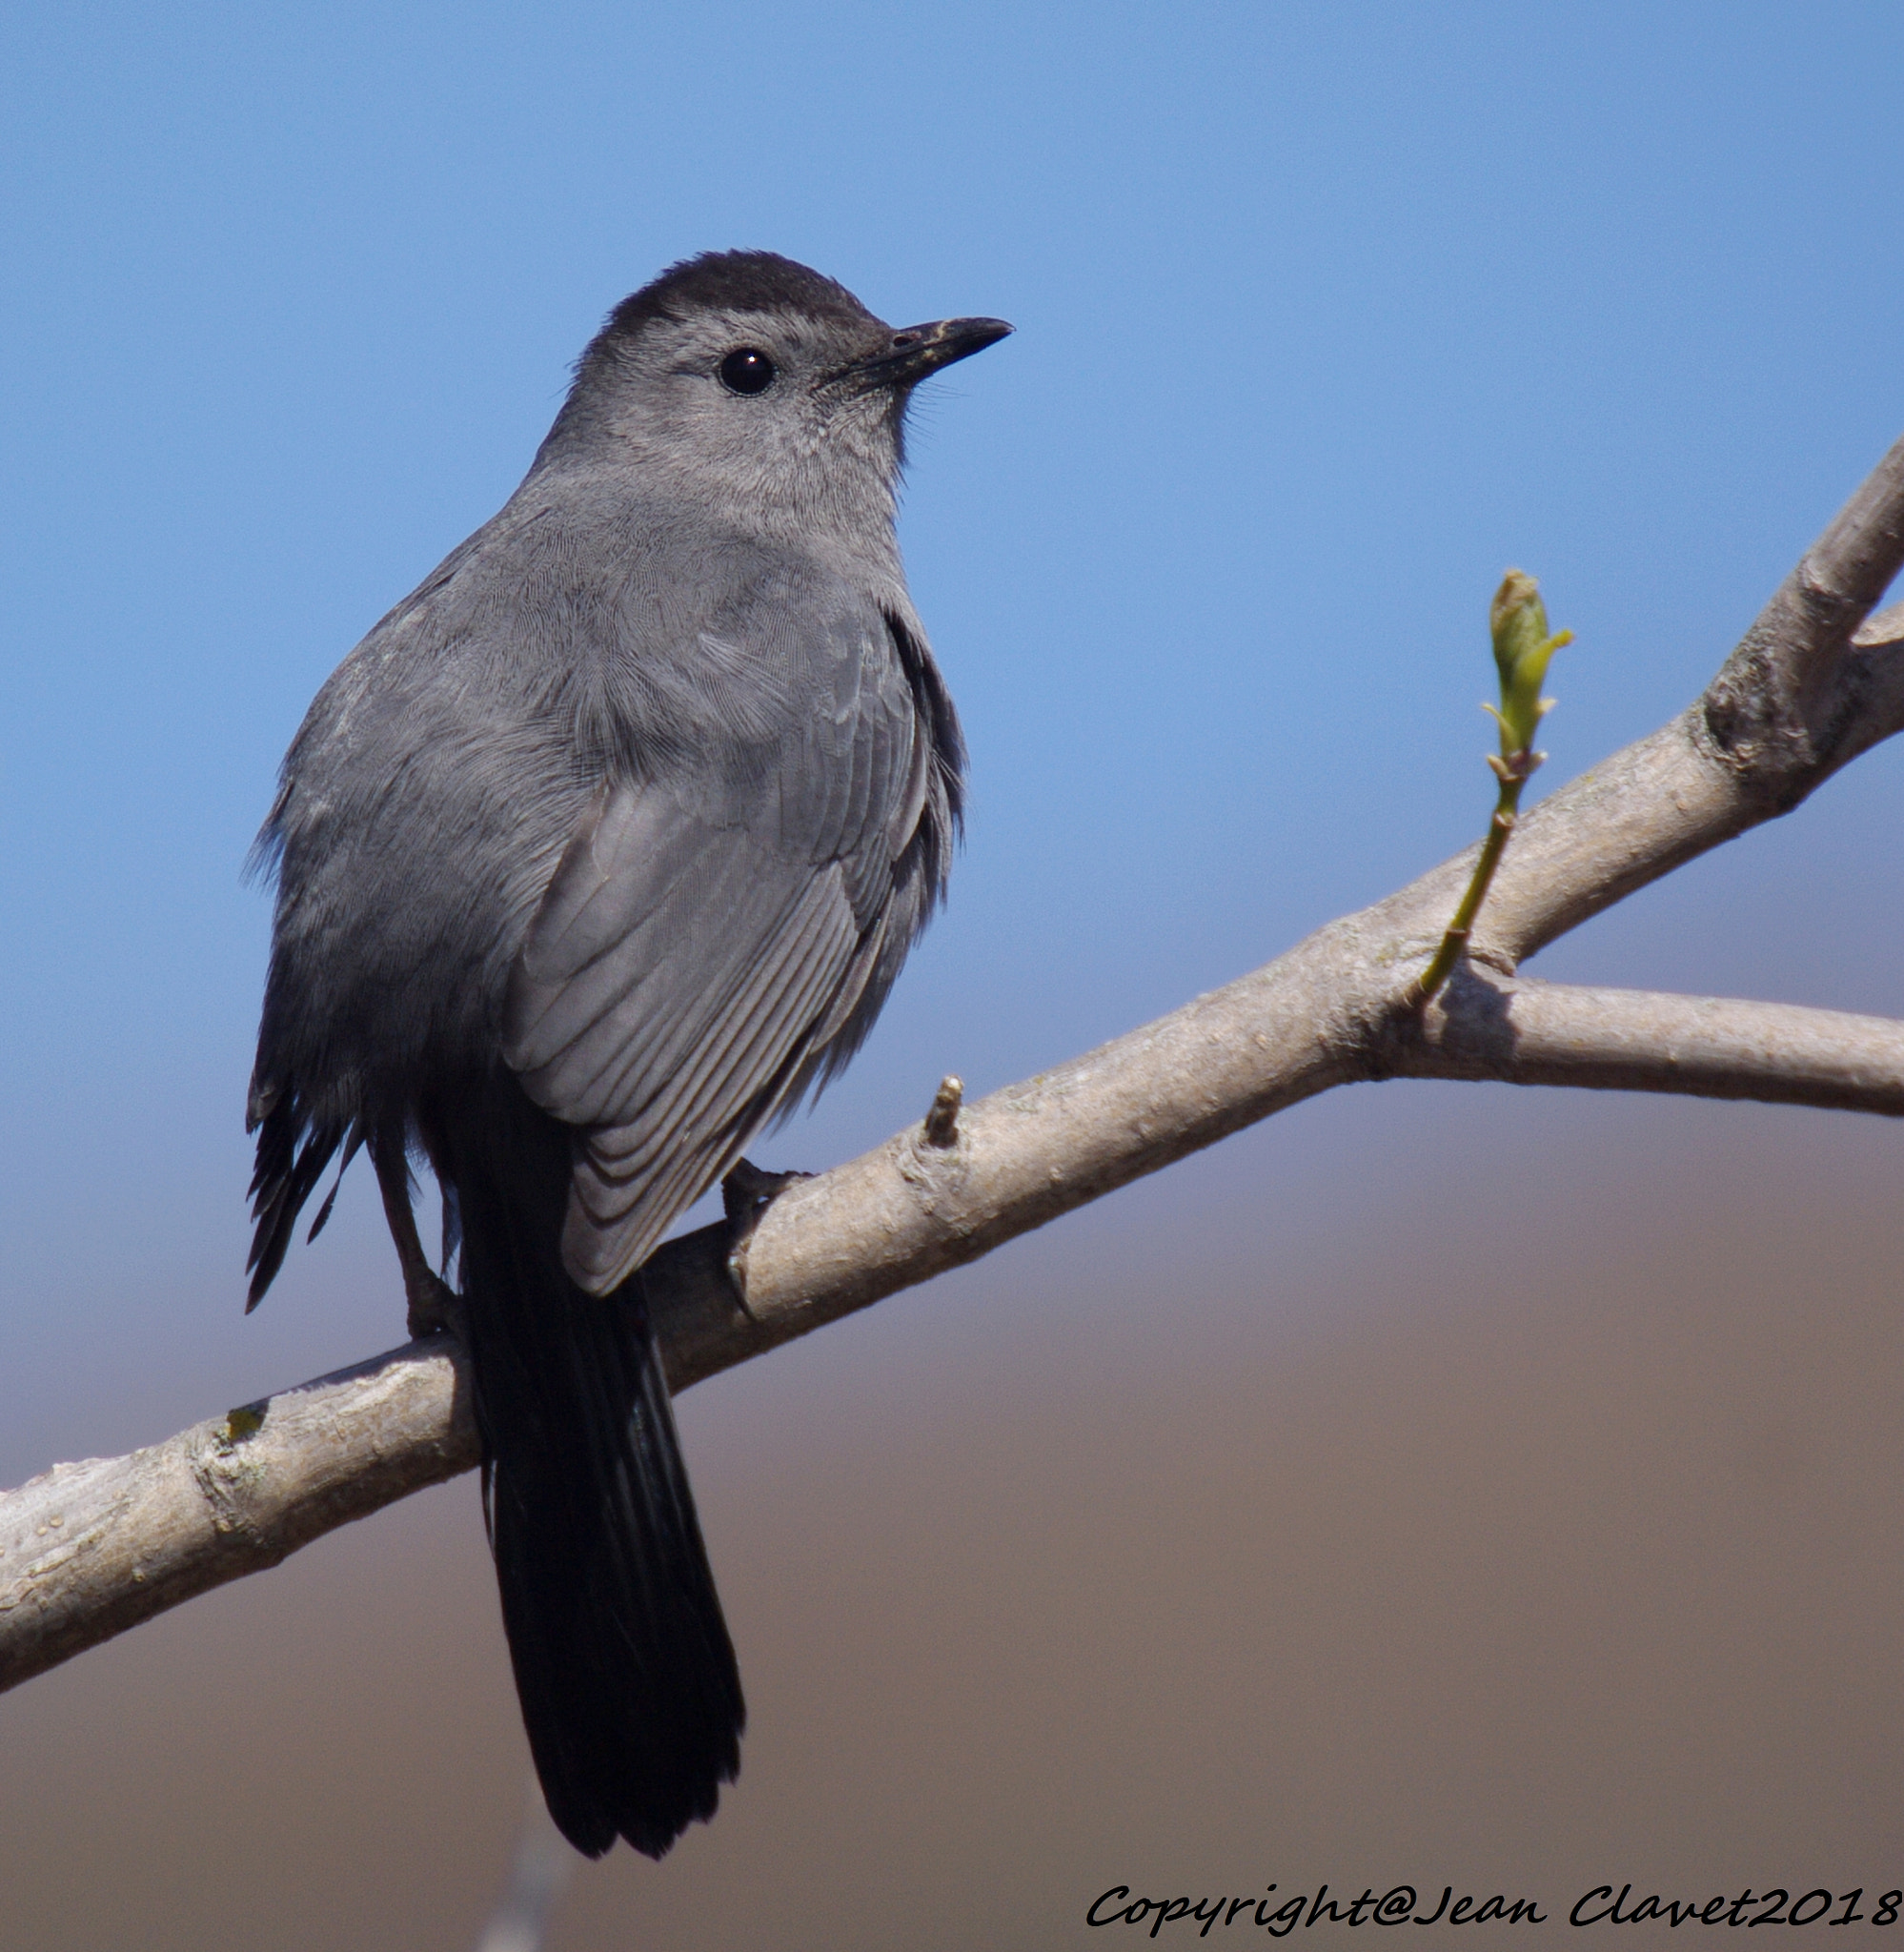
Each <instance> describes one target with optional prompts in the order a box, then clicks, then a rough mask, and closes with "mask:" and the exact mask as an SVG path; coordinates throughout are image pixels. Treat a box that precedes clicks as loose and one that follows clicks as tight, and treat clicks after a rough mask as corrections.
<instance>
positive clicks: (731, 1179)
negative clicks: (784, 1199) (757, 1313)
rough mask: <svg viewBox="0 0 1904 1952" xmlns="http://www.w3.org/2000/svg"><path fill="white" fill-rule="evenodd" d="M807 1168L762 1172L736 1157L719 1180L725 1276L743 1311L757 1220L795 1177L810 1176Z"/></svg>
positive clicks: (748, 1311) (750, 1311) (796, 1178)
mask: <svg viewBox="0 0 1904 1952" xmlns="http://www.w3.org/2000/svg"><path fill="white" fill-rule="evenodd" d="M812 1177H813V1174H812V1173H810V1172H762V1171H761V1170H760V1168H759V1167H758V1166H756V1165H755V1164H754V1162H753V1161H752V1160H751V1159H737V1160H736V1161H735V1162H734V1164H733V1166H732V1167H730V1168H729V1169H728V1173H727V1177H726V1178H725V1179H723V1180H722V1181H721V1182H720V1204H721V1207H722V1209H723V1210H725V1212H726V1215H727V1277H728V1279H729V1280H730V1281H732V1282H733V1284H734V1292H735V1294H736V1295H737V1296H738V1297H739V1302H740V1309H741V1312H742V1313H743V1314H746V1315H748V1316H749V1317H750V1318H751V1316H752V1313H753V1311H752V1310H750V1309H749V1308H748V1306H747V1243H748V1242H749V1241H750V1240H752V1239H753V1237H754V1230H755V1229H756V1228H757V1227H758V1226H760V1216H761V1214H763V1213H764V1212H765V1211H766V1210H767V1209H768V1208H769V1207H771V1206H772V1205H773V1204H774V1202H775V1201H776V1200H777V1199H779V1198H780V1195H781V1193H783V1192H784V1191H785V1190H786V1189H787V1188H788V1187H790V1186H792V1185H793V1184H794V1182H795V1181H796V1180H800V1179H811V1178H812Z"/></svg>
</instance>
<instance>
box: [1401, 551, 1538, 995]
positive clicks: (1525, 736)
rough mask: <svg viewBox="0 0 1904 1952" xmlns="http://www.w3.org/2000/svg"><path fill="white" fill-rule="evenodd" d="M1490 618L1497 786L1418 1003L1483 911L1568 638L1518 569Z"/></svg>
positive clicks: (1444, 975) (1461, 952)
mask: <svg viewBox="0 0 1904 1952" xmlns="http://www.w3.org/2000/svg"><path fill="white" fill-rule="evenodd" d="M1488 622H1489V628H1490V629H1491V630H1492V631H1493V634H1494V663H1495V665H1496V667H1497V668H1498V669H1499V671H1500V674H1501V703H1500V706H1499V708H1498V709H1496V708H1495V707H1494V706H1493V705H1483V706H1482V708H1481V709H1482V710H1483V711H1485V712H1491V713H1492V714H1493V716H1494V718H1495V720H1496V721H1497V722H1498V723H1499V724H1500V727H1501V750H1500V752H1499V753H1498V754H1496V753H1491V752H1490V753H1489V755H1488V764H1489V767H1490V768H1491V769H1492V771H1493V774H1494V777H1495V779H1496V780H1498V781H1499V782H1500V794H1499V797H1498V798H1497V799H1496V801H1495V803H1494V818H1493V819H1492V820H1491V821H1489V823H1488V836H1487V839H1486V840H1485V841H1483V842H1482V844H1481V855H1480V859H1479V860H1477V861H1476V862H1475V864H1474V873H1473V875H1472V877H1471V878H1470V879H1469V884H1468V892H1467V893H1466V894H1464V895H1463V896H1462V898H1461V905H1460V906H1459V907H1458V908H1457V909H1456V910H1455V911H1454V920H1453V921H1452V922H1450V923H1449V924H1448V932H1447V933H1446V934H1445V935H1444V936H1443V937H1442V939H1441V946H1440V947H1439V948H1438V949H1436V950H1435V952H1434V956H1433V959H1432V960H1431V961H1430V962H1429V964H1428V967H1427V968H1426V969H1424V970H1423V971H1422V973H1421V977H1420V980H1419V981H1418V982H1417V984H1416V986H1415V1005H1416V1007H1418V1008H1419V1007H1421V1006H1423V1005H1425V1004H1426V1003H1427V1002H1428V999H1429V998H1430V997H1432V996H1433V995H1434V993H1435V991H1436V990H1438V989H1439V988H1440V987H1441V986H1442V985H1443V984H1444V983H1446V982H1447V981H1448V977H1449V976H1451V975H1452V974H1453V973H1454V966H1455V964H1456V963H1458V962H1459V961H1460V960H1461V958H1462V957H1463V956H1465V955H1466V954H1467V953H1468V939H1469V936H1470V935H1471V934H1472V933H1473V929H1474V918H1475V916H1476V915H1478V914H1479V913H1480V912H1481V904H1482V903H1483V902H1484V901H1485V900H1486V899H1487V896H1488V887H1489V883H1490V882H1492V880H1493V879H1494V870H1495V868H1497V867H1498V866H1499V865H1500V864H1501V855H1502V853H1503V852H1504V851H1505V850H1506V848H1507V844H1508V837H1509V835H1510V834H1511V833H1512V832H1513V830H1514V822H1515V820H1516V819H1518V818H1519V815H1520V805H1521V788H1522V787H1523V786H1525V785H1526V784H1527V783H1528V781H1529V778H1530V777H1531V775H1532V773H1533V771H1534V768H1535V767H1536V766H1538V765H1539V764H1540V763H1541V761H1542V760H1544V759H1545V758H1546V757H1547V754H1546V753H1544V752H1536V751H1535V750H1534V749H1533V741H1534V734H1535V733H1536V732H1537V731H1538V730H1539V729H1540V722H1541V721H1542V720H1543V719H1544V718H1546V717H1547V715H1548V713H1549V712H1550V711H1551V710H1552V709H1553V701H1552V700H1551V699H1550V698H1542V697H1541V695H1540V688H1541V684H1542V682H1543V681H1545V679H1546V677H1547V667H1548V664H1549V663H1550V661H1551V660H1552V657H1553V654H1554V652H1555V651H1557V650H1559V648H1560V647H1561V645H1562V644H1570V643H1571V642H1572V641H1573V633H1572V632H1571V631H1570V630H1563V631H1561V632H1559V633H1558V634H1557V635H1555V636H1551V637H1550V636H1549V635H1548V628H1547V605H1546V604H1545V603H1543V602H1542V601H1541V600H1540V585H1539V584H1538V583H1537V582H1535V581H1534V580H1533V578H1532V577H1530V576H1528V575H1526V574H1525V573H1523V572H1522V571H1520V570H1518V569H1510V570H1509V572H1508V573H1507V575H1506V576H1504V577H1503V578H1502V579H1501V587H1500V588H1499V589H1498V590H1496V591H1495V592H1494V600H1493V602H1492V603H1491V604H1489V608H1488Z"/></svg>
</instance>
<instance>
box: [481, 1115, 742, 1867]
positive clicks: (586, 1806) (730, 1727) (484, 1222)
mask: <svg viewBox="0 0 1904 1952" xmlns="http://www.w3.org/2000/svg"><path fill="white" fill-rule="evenodd" d="M498 1094H501V1095H504V1096H506V1097H507V1098H508V1099H509V1100H511V1101H512V1102H510V1103H507V1104H504V1105H501V1106H498V1105H497V1103H496V1096H497V1095H498ZM477 1118H478V1121H479V1124H480V1126H481V1128H482V1129H481V1131H480V1132H479V1133H477V1132H473V1131H472V1130H471V1129H470V1126H469V1124H468V1123H467V1122H465V1121H462V1120H458V1121H456V1125H457V1127H458V1128H459V1129H457V1130H456V1131H455V1132H454V1134H452V1133H447V1132H446V1133H444V1134H443V1136H444V1138H445V1140H446V1141H447V1143H446V1145H445V1147H444V1149H445V1150H447V1151H448V1152H449V1153H450V1154H451V1158H450V1159H449V1160H446V1161H445V1162H444V1163H445V1164H449V1165H451V1166H452V1167H453V1176H454V1179H455V1185H456V1206H457V1210H458V1212H459V1216H460V1219H461V1224H462V1234H463V1240H462V1274H463V1279H462V1286H463V1291H464V1295H465V1299H466V1303H467V1310H468V1315H467V1319H468V1328H469V1336H470V1344H471V1350H470V1352H471V1357H472V1364H473V1368H474V1371H475V1377H476V1420H477V1424H478V1426H479V1428H480V1430H481V1432H482V1437H483V1447H484V1459H485V1461H484V1494H485V1500H486V1509H487V1513H488V1517H489V1525H490V1538H491V1543H492V1545H493V1547H494V1550H495V1554H496V1576H497V1579H498V1582H499V1584H500V1586H501V1590H502V1616H503V1623H504V1626H505V1627H506V1629H507V1632H508V1636H509V1650H510V1656H511V1658H512V1659H513V1661H514V1663H515V1668H516V1685H517V1693H518V1695H519V1696H520V1698H521V1702H522V1716H523V1720H524V1722H525V1724H526V1725H527V1728H528V1733H529V1746H530V1750H531V1752H532V1754H533V1755H534V1757H535V1759H536V1768H537V1773H538V1775H539V1776H540V1778H541V1780H542V1789H543V1794H544V1795H545V1796H546V1798H547V1799H548V1804H549V1811H550V1814H551V1816H552V1817H553V1818H554V1819H555V1821H556V1824H557V1828H558V1829H560V1830H561V1832H562V1834H563V1835H564V1836H565V1837H567V1838H568V1840H569V1841H570V1842H571V1843H573V1844H574V1845H575V1846H576V1848H577V1850H580V1851H583V1852H585V1853H586V1854H587V1855H589V1856H590V1857H598V1856H600V1855H601V1854H602V1853H603V1852H604V1851H606V1850H607V1849H608V1848H609V1847H610V1846H611V1845H612V1844H613V1843H614V1841H615V1840H616V1838H617V1837H623V1838H625V1839H626V1840H628V1841H629V1842H630V1843H631V1844H633V1845H634V1846H635V1848H636V1849H637V1850H639V1851H644V1852H646V1853H647V1855H649V1856H650V1857H660V1856H661V1855H662V1854H663V1853H664V1852H665V1851H666V1850H667V1849H668V1848H669V1846H670V1845H671V1844H673V1842H674V1841H675V1840H676V1839H677V1838H678V1837H679V1835H680V1833H681V1832H682V1830H684V1829H685V1828H686V1827H687V1825H688V1824H689V1823H691V1822H694V1821H696V1820H706V1819H707V1818H709V1817H711V1816H712V1815H713V1814H714V1810H715V1805H716V1803H717V1802H718V1800H719V1786H720V1784H721V1783H723V1782H731V1781H732V1780H733V1779H734V1778H735V1775H736V1773H737V1772H738V1770H739V1763H740V1748H739V1738H740V1732H741V1730H742V1728H743V1727H744V1725H745V1722H746V1709H745V1706H744V1704H743V1702H742V1699H741V1694H740V1678H739V1671H738V1668H737V1666H736V1663H735V1658H734V1650H733V1647H732V1645H731V1643H730V1642H729V1639H728V1637H727V1628H726V1624H725V1622H724V1621H723V1619H722V1617H721V1613H720V1602H719V1597H718V1596H717V1595H716V1592H715V1588H714V1577H713V1574H712V1573H711V1571H710V1570H709V1567H708V1563H707V1554H706V1550H705V1548H704V1547H703V1545H702V1543H701V1537H700V1527H699V1521H698V1520H697V1518H696V1516H695V1510H694V1499H693V1496H692V1494H690V1492H689V1490H688V1484H687V1476H686V1473H685V1471H684V1469H683V1467H682V1463H681V1456H680V1448H679V1439H678V1437H677V1435H676V1433H675V1422H674V1413H673V1411H672V1409H671V1408H670V1405H669V1401H668V1389H667V1381H666V1378H665V1376H664V1375H663V1373H662V1371H661V1363H660V1357H659V1353H658V1351H657V1349H656V1347H655V1340H654V1336H653V1334H652V1332H651V1331H650V1328H649V1322H648V1311H647V1305H646V1302H645V1299H644V1298H643V1295H642V1293H641V1289H640V1276H639V1274H637V1275H635V1276H634V1277H633V1278H632V1279H631V1280H629V1281H628V1282H626V1283H624V1285H623V1286H622V1288H621V1289H620V1290H618V1291H617V1292H616V1293H615V1294H613V1295H610V1296H608V1297H605V1298H598V1297H596V1296H593V1295H590V1294H587V1293H585V1292H583V1291H582V1290H580V1289H579V1288H577V1287H576V1285H575V1284H574V1283H573V1282H571V1281H570V1280H569V1279H568V1277H567V1275H566V1274H565V1273H564V1272H563V1271H562V1267H561V1261H560V1250H559V1240H560V1232H561V1214H562V1210H563V1207H564V1205H565V1203H566V1199H567V1191H568V1179H569V1140H568V1135H567V1133H566V1132H565V1131H564V1130H563V1129H562V1128H559V1127H557V1126H556V1125H555V1122H554V1121H553V1120H549V1119H545V1118H544V1117H543V1115H542V1114H541V1113H540V1112H537V1111H536V1110H534V1109H533V1108H531V1107H530V1106H529V1105H528V1103H527V1101H526V1099H523V1098H522V1097H521V1094H520V1092H519V1090H518V1089H517V1087H516V1086H515V1085H514V1083H513V1081H508V1080H505V1081H501V1083H500V1084H499V1086H498V1088H497V1092H496V1093H493V1094H492V1095H491V1097H490V1099H489V1101H488V1103H487V1104H486V1105H485V1106H484V1108H483V1110H482V1112H481V1113H479V1114H477Z"/></svg>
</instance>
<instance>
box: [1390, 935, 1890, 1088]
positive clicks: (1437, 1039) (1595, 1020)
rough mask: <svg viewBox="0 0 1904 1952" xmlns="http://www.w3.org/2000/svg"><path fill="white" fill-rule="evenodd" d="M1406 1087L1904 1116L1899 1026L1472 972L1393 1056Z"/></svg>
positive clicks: (1772, 1006) (1884, 1020) (1830, 1013)
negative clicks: (1471, 1084) (1420, 1083)
mask: <svg viewBox="0 0 1904 1952" xmlns="http://www.w3.org/2000/svg"><path fill="white" fill-rule="evenodd" d="M1395 1068H1396V1074H1397V1075H1398V1076H1402V1077H1410V1078H1492V1079H1497V1080H1499V1081H1500V1082H1501V1083H1503V1084H1509V1085H1575V1086H1584V1087H1586V1088H1589V1089H1591V1090H1600V1091H1669V1092H1672V1093H1674V1094H1677V1095H1686V1096H1691V1097H1696V1098H1755V1099H1758V1100H1759V1101H1760V1102H1762V1103H1766V1104H1772V1105H1815V1106H1819V1107H1822V1108H1825V1109H1828V1110H1833V1111H1874V1112H1877V1113H1880V1114H1881V1115H1883V1116H1885V1117H1889V1118H1904V1024H1900V1023H1897V1022H1895V1021H1894V1020H1893V1019H1892V1018H1890V1017H1853V1016H1846V1015H1842V1014H1840V1013H1839V1012H1837V1011H1835V1010H1811V1009H1801V1008H1799V1007H1797V1006H1796V1005H1795V1004H1776V1003H1736V1002H1733V1001H1732V1000H1731V999H1730V998H1726V997H1716V996H1671V995H1661V994H1659V993H1657V992H1654V991H1649V990H1644V989H1586V988H1580V987H1576V986H1572V985H1570V984H1555V983H1535V982H1531V981H1529V979H1528V978H1526V977H1520V978H1513V977H1496V976H1489V975H1487V974H1485V973H1483V972H1480V971H1475V970H1469V971H1467V972H1465V973H1464V974H1462V975H1460V976H1457V977H1456V979H1455V981H1454V983H1453V984H1452V985H1451V986H1450V987H1449V988H1448V991H1447V992H1446V993H1445V994H1444V995H1443V997H1442V998H1441V1000H1440V1002H1439V1003H1438V1004H1437V1005H1436V1006H1435V1007H1432V1008H1431V1009H1430V1010H1429V1011H1428V1014H1427V1016H1426V1018H1425V1020H1424V1022H1423V1024H1422V1027H1421V1035H1420V1036H1419V1037H1418V1038H1414V1039H1411V1040H1409V1042H1408V1045H1407V1046H1406V1047H1404V1048H1403V1049H1402V1050H1401V1051H1400V1052H1399V1053H1398V1057H1397V1063H1396V1067H1395Z"/></svg>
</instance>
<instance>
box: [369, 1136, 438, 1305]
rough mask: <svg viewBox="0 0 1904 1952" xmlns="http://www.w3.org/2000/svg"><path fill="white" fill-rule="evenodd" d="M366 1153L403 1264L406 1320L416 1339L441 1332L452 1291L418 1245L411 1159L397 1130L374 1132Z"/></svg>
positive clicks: (397, 1257) (398, 1262)
mask: <svg viewBox="0 0 1904 1952" xmlns="http://www.w3.org/2000/svg"><path fill="white" fill-rule="evenodd" d="M370 1155H371V1164H372V1165H373V1166H375V1168H376V1184H377V1190H378V1191H379V1192H380V1193H382V1195H383V1217H384V1219H385V1220H386V1221H388V1222H389V1224H390V1237H391V1239H392V1240H394V1241H395V1243H396V1259H397V1265H398V1266H399V1267H401V1268H402V1270H403V1298H404V1300H405V1301H406V1302H407V1303H408V1304H409V1318H408V1322H407V1324H406V1326H407V1327H408V1328H409V1330H410V1333H411V1335H412V1337H413V1338H414V1339H415V1340H417V1341H421V1340H422V1338H423V1337H424V1336H426V1335H441V1334H444V1333H446V1332H448V1331H450V1330H452V1329H454V1328H456V1311H457V1303H456V1294H455V1293H454V1291H452V1290H451V1288H450V1285H449V1283H448V1282H446V1281H445V1280H444V1279H443V1277H442V1276H441V1275H440V1274H438V1273H437V1272H436V1271H435V1269H434V1268H432V1267H431V1265H430V1262H429V1257H428V1256H427V1255H426V1254H425V1253H424V1251H423V1242H422V1240H421V1238H420V1237H419V1236H418V1234H417V1231H416V1215H415V1212H414V1211H412V1210H411V1206H410V1160H409V1157H408V1155H407V1154H406V1153H405V1151H404V1147H403V1139H402V1136H401V1134H393V1133H390V1132H382V1133H379V1134H378V1135H377V1137H376V1138H375V1139H373V1140H372V1141H371V1147H370Z"/></svg>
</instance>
